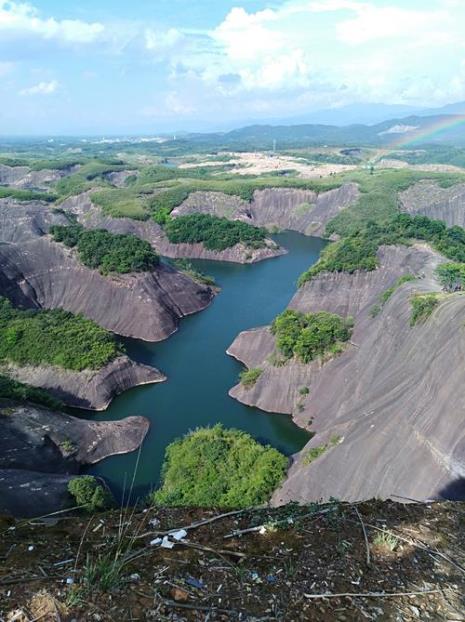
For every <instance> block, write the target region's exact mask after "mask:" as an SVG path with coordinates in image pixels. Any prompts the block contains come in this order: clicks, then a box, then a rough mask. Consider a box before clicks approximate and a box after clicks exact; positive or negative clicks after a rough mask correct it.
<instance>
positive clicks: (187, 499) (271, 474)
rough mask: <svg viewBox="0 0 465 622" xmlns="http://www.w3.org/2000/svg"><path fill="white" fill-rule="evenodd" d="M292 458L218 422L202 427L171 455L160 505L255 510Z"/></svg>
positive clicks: (158, 492)
mask: <svg viewBox="0 0 465 622" xmlns="http://www.w3.org/2000/svg"><path fill="white" fill-rule="evenodd" d="M286 466H287V458H286V457H285V456H283V455H282V454H281V453H280V452H279V451H277V450H276V449H273V448H272V447H270V446H269V445H267V446H263V445H261V444H260V443H257V441H255V440H254V439H253V438H252V437H251V436H250V435H249V434H246V433H245V432H241V431H240V430H233V429H232V430H228V429H225V428H224V427H223V426H222V425H220V424H218V425H215V426H214V427H212V428H199V429H197V430H195V431H194V432H190V433H189V434H188V435H187V436H185V437H184V438H181V439H179V440H177V441H174V443H171V445H168V447H167V449H166V454H165V463H164V466H163V472H162V480H163V484H162V487H161V488H160V489H159V490H156V491H155V492H154V493H152V495H151V500H152V501H153V502H154V503H155V504H156V505H164V506H178V505H181V506H182V505H186V506H197V507H224V508H227V507H233V508H241V507H251V506H256V505H259V504H261V503H264V502H266V501H267V500H268V499H269V497H270V495H271V493H272V492H273V490H274V489H275V488H276V487H277V486H278V484H279V483H280V482H281V481H282V479H283V477H284V473H285V470H286Z"/></svg>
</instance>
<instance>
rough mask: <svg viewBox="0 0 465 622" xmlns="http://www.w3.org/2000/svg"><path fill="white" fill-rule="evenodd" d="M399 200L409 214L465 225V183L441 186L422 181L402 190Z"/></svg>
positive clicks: (449, 224)
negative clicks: (447, 186) (446, 186)
mask: <svg viewBox="0 0 465 622" xmlns="http://www.w3.org/2000/svg"><path fill="white" fill-rule="evenodd" d="M399 202H400V207H401V209H402V210H403V211H405V212H408V213H409V214H413V215H415V214H422V215H423V216H428V218H433V219H437V220H443V221H444V222H445V223H446V224H447V226H449V227H452V226H453V225H458V226H460V227H465V184H455V185H453V186H451V187H449V188H441V186H439V185H438V184H437V183H435V182H433V181H426V180H425V181H420V182H418V183H417V184H414V185H413V186H410V188H408V189H407V190H405V191H404V192H402V193H401V194H400V196H399Z"/></svg>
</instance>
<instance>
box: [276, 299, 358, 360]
mask: <svg viewBox="0 0 465 622" xmlns="http://www.w3.org/2000/svg"><path fill="white" fill-rule="evenodd" d="M351 329H352V322H351V321H350V320H346V319H344V318H342V317H341V316H340V315H336V314H335V313H328V312H326V311H320V312H318V313H300V311H294V310H293V309H286V311H284V312H283V313H281V314H280V315H278V316H277V317H276V318H275V319H274V320H273V323H272V325H271V332H272V334H273V335H274V336H275V337H276V347H277V349H278V350H279V352H281V354H283V355H284V356H285V357H286V358H291V357H293V356H296V357H297V358H298V359H299V360H301V361H302V362H303V363H309V362H310V361H312V360H313V359H315V358H317V357H318V356H321V355H323V354H325V353H327V352H329V353H336V352H338V351H340V348H341V343H343V342H344V341H348V339H350V335H351Z"/></svg>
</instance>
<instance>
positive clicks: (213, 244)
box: [165, 214, 266, 251]
mask: <svg viewBox="0 0 465 622" xmlns="http://www.w3.org/2000/svg"><path fill="white" fill-rule="evenodd" d="M165 231H166V234H167V236H168V239H169V241H170V242H173V243H174V244H180V243H183V242H185V243H188V244H195V243H198V242H202V243H203V244H204V246H205V248H208V249H209V250H214V251H222V250H224V249H226V248H229V247H231V246H235V245H236V244H239V243H242V244H245V245H246V246H250V247H252V248H260V247H262V246H264V245H265V238H266V231H265V230H264V229H261V228H258V227H253V226H252V225H249V224H247V223H245V222H240V221H238V220H233V221H231V220H227V219H226V218H218V217H217V216H210V215H209V214H191V215H189V216H179V217H178V218H172V219H170V220H169V221H168V222H167V223H166V225H165Z"/></svg>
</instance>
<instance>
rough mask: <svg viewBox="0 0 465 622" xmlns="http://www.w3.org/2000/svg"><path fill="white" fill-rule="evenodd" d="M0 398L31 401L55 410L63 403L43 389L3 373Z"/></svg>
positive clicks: (0, 379)
mask: <svg viewBox="0 0 465 622" xmlns="http://www.w3.org/2000/svg"><path fill="white" fill-rule="evenodd" d="M0 398H5V399H10V400H16V401H18V402H33V403H35V404H40V405H41V406H47V408H53V409H55V410H60V409H61V408H63V403H62V402H60V400H57V399H56V398H54V397H52V396H51V395H50V394H49V393H47V391H45V390H44V389H38V388H37V387H31V386H30V385H28V384H23V383H22V382H18V381H17V380H13V379H12V378H8V376H4V375H3V374H0Z"/></svg>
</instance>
